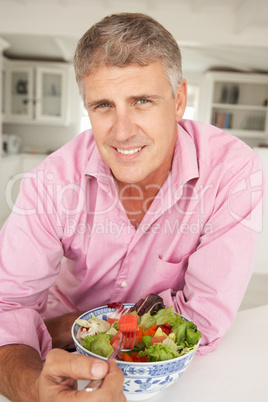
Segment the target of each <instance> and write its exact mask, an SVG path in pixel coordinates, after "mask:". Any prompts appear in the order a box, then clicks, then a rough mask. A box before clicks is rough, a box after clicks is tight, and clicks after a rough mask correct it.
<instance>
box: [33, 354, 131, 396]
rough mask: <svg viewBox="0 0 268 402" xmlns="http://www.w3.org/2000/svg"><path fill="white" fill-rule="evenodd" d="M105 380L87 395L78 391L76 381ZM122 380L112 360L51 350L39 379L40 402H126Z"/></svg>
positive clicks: (120, 372) (120, 373)
mask: <svg viewBox="0 0 268 402" xmlns="http://www.w3.org/2000/svg"><path fill="white" fill-rule="evenodd" d="M97 378H104V381H103V383H102V386H101V387H100V388H99V389H97V390H96V391H93V392H91V393H88V392H86V391H84V390H81V391H78V390H77V380H78V379H80V380H93V379H97ZM123 381H124V376H123V373H122V371H121V370H120V368H119V367H118V366H117V364H116V362H115V360H109V361H108V362H105V361H103V360H100V359H94V358H91V357H87V356H83V355H75V354H71V353H69V352H66V351H64V350H60V349H52V350H51V351H50V352H49V353H48V355H47V358H46V362H45V364H44V367H43V370H42V373H41V375H40V378H39V401H40V402H52V401H53V402H54V401H56V402H61V401H62V402H69V401H79V402H83V401H85V402H86V401H87V402H89V401H92V402H103V401H109V402H125V401H126V398H125V396H124V394H123Z"/></svg>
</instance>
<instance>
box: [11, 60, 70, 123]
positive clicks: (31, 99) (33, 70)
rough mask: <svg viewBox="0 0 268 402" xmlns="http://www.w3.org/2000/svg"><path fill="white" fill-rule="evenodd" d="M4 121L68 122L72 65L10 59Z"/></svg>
mask: <svg viewBox="0 0 268 402" xmlns="http://www.w3.org/2000/svg"><path fill="white" fill-rule="evenodd" d="M5 81H6V83H5V84H6V85H5V113H4V121H5V122H11V123H16V122H18V123H28V124H29V123H41V122H42V123H47V124H66V123H67V99H68V88H67V85H68V68H66V67H65V66H55V65H54V66H45V65H38V64H37V65H28V64H27V63H24V64H19V63H15V62H8V63H7V64H6V67H5Z"/></svg>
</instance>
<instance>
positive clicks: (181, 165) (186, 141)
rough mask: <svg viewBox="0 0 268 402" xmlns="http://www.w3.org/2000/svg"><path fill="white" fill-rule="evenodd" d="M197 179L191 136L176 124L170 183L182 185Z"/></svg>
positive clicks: (195, 156)
mask: <svg viewBox="0 0 268 402" xmlns="http://www.w3.org/2000/svg"><path fill="white" fill-rule="evenodd" d="M197 177H199V169H198V162H197V153H196V147H195V144H194V141H193V138H192V137H191V135H190V134H189V133H188V132H187V131H186V130H185V129H184V128H183V127H182V126H181V125H180V123H178V137H177V141H176V145H175V150H174V156H173V162H172V170H171V183H172V185H183V184H185V183H187V182H188V181H189V180H191V179H194V178H197Z"/></svg>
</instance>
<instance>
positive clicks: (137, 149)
mask: <svg viewBox="0 0 268 402" xmlns="http://www.w3.org/2000/svg"><path fill="white" fill-rule="evenodd" d="M142 148H144V147H140V148H134V149H128V150H127V149H119V148H116V150H117V151H118V152H119V153H120V154H123V155H133V154H136V153H137V152H139V151H140V150H141V149H142Z"/></svg>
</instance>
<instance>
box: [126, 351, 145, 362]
mask: <svg viewBox="0 0 268 402" xmlns="http://www.w3.org/2000/svg"><path fill="white" fill-rule="evenodd" d="M138 354H139V353H138V352H133V353H131V355H130V356H131V358H132V360H133V362H136V363H138V362H143V363H146V362H148V356H138Z"/></svg>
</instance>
